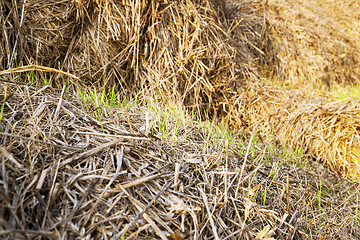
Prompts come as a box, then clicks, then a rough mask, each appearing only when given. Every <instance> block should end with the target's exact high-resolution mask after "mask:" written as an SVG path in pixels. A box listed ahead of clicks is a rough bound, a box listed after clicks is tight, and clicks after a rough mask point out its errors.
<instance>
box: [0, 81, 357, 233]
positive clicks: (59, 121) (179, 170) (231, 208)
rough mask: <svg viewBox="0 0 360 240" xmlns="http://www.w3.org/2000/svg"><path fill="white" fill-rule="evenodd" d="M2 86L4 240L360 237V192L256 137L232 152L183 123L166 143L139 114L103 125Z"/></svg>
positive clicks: (113, 114) (67, 103) (27, 91)
mask: <svg viewBox="0 0 360 240" xmlns="http://www.w3.org/2000/svg"><path fill="white" fill-rule="evenodd" d="M1 88H2V89H6V93H7V94H11V97H7V98H6V100H5V107H4V111H3V115H2V121H1V124H0V126H1V129H2V132H1V134H0V139H1V149H0V150H1V176H2V177H1V183H2V184H1V192H0V193H1V195H0V197H1V200H0V201H1V207H0V211H1V222H0V236H1V238H2V239H120V238H121V237H122V236H124V237H125V239H177V240H178V239H194V238H195V239H278V238H284V239H311V238H319V237H322V238H327V239H333V238H335V239H356V238H358V237H359V232H360V231H359V230H360V229H359V225H358V224H357V225H356V222H357V221H358V215H357V211H358V210H357V209H358V206H359V196H358V195H359V192H358V188H359V184H358V183H356V182H354V183H351V182H349V181H348V180H346V179H339V178H338V175H336V174H334V173H333V172H332V171H330V170H329V169H328V168H326V167H323V166H321V165H319V164H317V163H314V162H313V161H309V160H306V159H307V158H305V157H302V158H299V157H298V156H296V155H292V158H293V160H292V161H293V162H299V160H300V159H301V160H302V161H306V162H307V164H306V165H305V166H302V165H301V164H300V163H296V164H294V163H292V162H290V158H289V157H287V158H282V157H281V156H280V155H281V154H282V152H281V151H279V150H276V148H275V147H273V148H271V147H270V146H269V144H268V143H267V144H265V143H262V142H261V141H259V139H258V137H256V135H257V131H258V129H257V128H254V129H253V132H252V133H251V136H252V137H251V138H250V139H249V140H248V141H247V142H244V141H243V140H241V141H240V140H234V141H231V142H229V141H225V140H221V139H220V140H219V139H218V140H216V139H214V138H213V137H209V136H207V135H205V132H206V129H205V128H204V127H201V126H198V124H199V123H198V122H196V121H193V122H192V121H191V120H188V124H189V127H188V128H185V126H184V125H183V124H181V125H180V127H179V131H178V134H177V135H176V136H172V137H171V138H167V137H165V135H163V134H162V133H161V132H160V129H159V128H158V125H157V121H158V120H157V119H156V116H155V115H154V114H145V113H144V111H143V110H144V108H143V107H141V106H136V105H133V108H132V109H131V110H130V109H129V110H127V109H126V108H122V109H115V110H114V109H111V108H109V107H105V106H104V108H103V114H102V118H101V119H99V118H98V117H97V116H98V115H96V114H95V112H93V111H91V110H89V111H88V110H87V109H86V108H85V107H84V104H83V102H82V99H81V98H80V97H79V96H76V95H73V94H72V93H70V92H63V90H62V89H52V88H42V89H43V90H42V91H40V92H39V91H38V90H36V89H35V87H34V89H32V88H29V87H27V86H24V85H17V84H8V83H1ZM35 93H37V94H35ZM92 108H93V107H92V106H91V103H89V109H92ZM146 122H148V127H149V128H150V129H148V130H146V125H147V123H146ZM170 123H171V119H169V124H170ZM130 125H131V126H132V128H131V129H132V130H131V129H130ZM191 125H193V127H191ZM196 126H197V127H196ZM173 127H175V126H173ZM146 131H149V132H151V133H152V135H146ZM207 131H209V129H207ZM185 134H186V137H184V135H185ZM155 137H156V138H155ZM204 146H206V147H204ZM235 146H237V149H238V150H234V148H235ZM319 193H320V195H319Z"/></svg>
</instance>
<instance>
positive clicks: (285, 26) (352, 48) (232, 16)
mask: <svg viewBox="0 0 360 240" xmlns="http://www.w3.org/2000/svg"><path fill="white" fill-rule="evenodd" d="M226 2H227V6H225V5H221V4H218V3H217V1H211V2H209V1H207V0H198V1H169V2H166V1H153V0H148V1H122V2H120V1H72V0H65V1H60V2H59V1H47V2H44V1H38V0H30V1H26V3H25V4H22V3H18V2H17V1H12V2H10V1H2V2H0V14H1V15H0V23H1V36H2V38H1V39H0V41H1V42H0V66H1V67H0V70H4V71H2V72H1V73H0V75H1V76H2V77H1V81H2V82H1V84H2V85H1V95H0V100H1V101H2V103H3V108H4V110H3V111H4V114H3V115H2V120H1V122H0V124H1V128H2V129H3V130H4V131H2V132H1V141H2V143H3V146H1V148H0V151H1V159H2V165H1V171H2V181H3V182H4V185H3V186H2V188H1V192H0V197H1V201H3V203H4V204H3V205H1V211H2V212H3V213H4V214H3V216H5V217H4V218H3V219H1V223H0V224H1V230H0V235H1V236H8V238H20V237H23V238H25V239H26V238H30V237H32V236H34V235H35V236H43V237H44V238H59V237H64V238H86V237H89V238H100V239H101V238H104V239H108V238H111V237H114V236H117V237H120V235H121V234H122V233H126V237H128V238H136V239H148V238H163V239H165V238H166V237H171V236H172V238H174V239H176V238H180V237H179V234H180V235H181V236H182V237H184V238H194V237H195V238H196V237H197V236H198V237H199V238H200V239H201V238H202V239H208V238H216V239H218V238H220V239H226V238H234V239H238V238H250V239H251V238H256V237H257V238H258V239H262V238H266V237H272V236H274V237H279V236H286V237H287V238H290V239H291V238H306V237H324V236H332V235H336V236H338V237H339V238H354V239H356V238H358V237H359V236H358V232H359V231H358V226H354V224H353V219H357V215H355V216H354V212H355V210H356V209H357V207H356V206H357V205H356V201H355V197H354V196H357V195H356V194H357V192H356V188H357V187H358V185H356V184H354V185H352V186H350V187H349V188H344V189H338V188H337V189H335V190H334V186H333V185H334V182H339V181H342V180H341V179H340V178H336V177H335V176H334V175H333V174H331V173H328V172H327V171H326V170H324V169H322V168H321V166H318V165H315V167H314V168H316V169H318V171H319V172H318V173H314V172H311V171H310V170H303V169H302V168H298V167H296V168H295V169H291V167H285V166H284V167H283V169H280V170H281V171H280V170H279V169H277V162H276V159H271V161H272V162H273V165H272V168H269V167H264V162H263V158H264V155H266V154H270V152H268V151H269V150H268V146H267V145H266V144H267V143H268V142H272V141H275V142H276V143H278V145H277V146H281V145H282V144H283V146H284V145H285V146H286V147H288V146H290V147H292V148H293V150H299V149H301V152H302V153H303V154H309V155H310V156H311V157H313V158H315V159H317V160H318V161H320V162H324V163H327V165H328V166H330V167H331V168H332V169H333V171H334V172H336V173H339V174H348V175H352V176H355V178H356V177H357V176H360V175H357V174H359V150H358V147H357V146H359V116H360V115H359V107H358V106H359V103H358V102H356V101H350V102H348V103H346V104H345V103H341V102H339V103H329V102H328V99H326V98H324V99H320V100H319V101H318V100H317V99H315V98H313V97H309V94H308V93H307V91H304V90H303V89H300V90H288V89H285V88H282V87H276V86H275V85H276V84H279V82H278V80H279V79H280V80H282V83H281V85H290V86H293V87H294V86H301V87H304V86H308V85H312V86H314V85H317V84H319V83H320V82H321V81H322V79H324V78H325V79H326V80H325V82H326V83H328V82H329V83H328V86H331V85H332V83H333V81H334V82H340V83H343V82H351V83H352V82H356V81H357V75H358V70H359V69H358V68H357V67H356V63H357V62H358V49H359V46H357V45H356V44H357V43H358V35H357V33H358V32H356V31H355V30H356V28H354V25H347V24H348V23H349V22H352V20H353V19H354V18H355V17H356V16H354V15H349V19H346V21H345V20H344V21H343V22H342V21H339V23H338V24H339V25H336V24H334V25H331V24H329V23H330V22H331V21H332V18H331V17H330V16H329V15H327V14H325V15H323V14H321V17H324V16H325V17H324V19H322V18H320V20H321V21H320V22H321V24H318V22H319V21H317V20H316V16H317V14H311V11H312V10H311V9H312V7H313V6H322V5H321V4H324V6H330V5H331V4H332V3H330V2H327V1H325V2H324V1H322V2H323V3H311V4H315V5H311V4H310V3H308V2H304V1H303V3H297V2H293V1H292V2H290V3H282V2H281V3H280V2H275V1H267V4H264V5H263V4H262V2H261V1H241V2H240V3H237V2H229V1H226ZM223 3H224V2H223ZM295 3H297V4H299V5H304V6H305V7H303V8H300V9H301V11H303V12H302V13H301V14H300V15H299V16H300V17H299V20H297V19H295V18H296V16H297V15H296V14H294V12H293V11H290V10H291V7H290V5H288V4H293V5H294V6H297V5H295ZM350 3H351V2H350V1H348V2H345V3H344V5H341V6H345V5H346V4H350ZM316 4H319V5H316ZM354 4H356V3H354ZM354 6H355V7H356V6H357V5H354ZM278 8H280V10H286V11H278ZM309 9H310V10H311V11H310V10H309ZM315 9H316V11H319V12H321V11H320V8H318V7H316V8H315ZM331 9H333V8H331ZM23 10H24V11H23ZM262 14H263V15H262ZM281 14H285V17H283V18H282V17H281V16H282V15H281ZM264 16H265V17H266V18H265V17H264ZM305 16H311V17H312V18H311V21H310V22H309V21H308V20H306V18H305ZM319 16H320V15H319ZM287 19H288V20H287ZM297 21H300V22H297ZM297 24H298V25H297ZM309 24H310V25H309ZM317 24H318V25H317ZM308 25H309V26H312V27H313V28H314V29H316V30H313V31H308V30H309V29H306V31H305V30H304V31H301V30H303V29H304V28H305V26H308ZM293 26H298V27H297V28H293ZM329 26H331V27H333V28H334V29H331V31H330V30H329V29H328V28H327V27H329ZM315 27H319V28H315ZM342 27H345V28H346V29H348V30H349V31H348V32H347V34H342V35H341V36H338V35H336V38H333V37H330V33H331V34H332V35H334V34H335V33H338V32H340V31H338V30H337V29H339V28H342ZM355 27H356V25H355ZM354 29H355V30H354ZM317 31H318V32H319V33H321V34H320V35H319V36H320V37H318V36H316V37H314V36H315V35H316V34H317ZM312 34H313V35H312ZM304 36H306V37H304ZM322 36H326V37H324V38H322ZM314 38H315V39H317V40H316V41H317V42H319V41H320V43H321V44H314V43H313V41H315V40H313V39H314ZM316 41H315V42H316ZM318 46H320V48H321V49H320V48H319V47H318ZM334 46H335V47H334ZM307 54H310V55H307ZM349 63H351V64H353V66H354V67H352V68H351V67H349V66H350V64H349ZM43 65H44V66H48V67H42V66H43ZM18 66H19V67H18ZM274 66H275V67H276V71H271V70H272V69H273V68H274ZM268 70H270V71H268ZM21 71H23V72H21ZM24 71H26V72H24ZM28 71H30V72H28ZM34 71H35V72H34ZM269 72H270V73H271V74H275V75H271V74H269ZM10 73H11V74H10ZM9 74H10V75H9ZM74 76H77V77H79V78H80V79H82V80H83V81H84V82H85V84H86V86H89V85H94V86H96V87H102V88H104V89H106V90H109V89H111V88H112V87H113V86H114V85H116V92H117V94H118V96H121V97H123V96H135V95H136V96H137V97H139V98H140V99H142V100H143V99H148V98H151V97H155V98H158V99H160V100H162V102H171V103H175V104H176V105H177V106H179V105H183V106H186V108H187V109H188V110H190V111H192V110H194V112H197V114H198V115H202V114H203V113H204V111H206V114H207V115H208V116H210V117H213V118H214V119H215V120H216V119H222V120H224V121H225V122H227V123H229V124H230V125H231V126H232V127H234V128H237V129H239V131H240V132H241V133H243V132H244V131H245V130H250V131H251V130H252V129H255V130H256V131H254V132H253V134H252V135H249V137H250V139H251V140H254V138H255V132H256V133H257V134H258V136H259V138H261V140H262V143H257V144H255V146H253V147H254V150H253V152H254V153H253V156H252V157H253V158H254V159H255V160H254V161H253V162H251V161H250V159H251V157H250V155H249V154H250V152H249V151H250V150H249V149H250V147H251V146H252V144H254V143H252V142H251V141H250V144H248V146H243V148H244V149H243V150H244V151H245V152H247V153H246V154H245V155H244V154H243V155H241V154H240V156H239V155H238V153H234V154H233V155H232V154H231V153H230V154H229V151H231V149H233V148H234V146H227V147H226V149H225V150H224V148H222V147H219V146H212V144H214V143H213V142H211V143H209V142H208V141H209V139H210V137H208V136H205V134H204V133H203V132H201V131H200V130H197V128H195V127H194V128H191V131H189V130H186V129H185V127H184V126H185V125H186V124H183V126H182V127H183V128H184V129H183V131H185V132H187V135H186V137H183V138H181V137H180V136H176V137H174V138H175V140H174V142H172V141H171V140H170V139H168V138H165V137H164V136H162V135H161V134H160V133H159V132H160V129H156V128H154V129H153V131H154V132H155V136H152V135H150V136H148V135H146V134H145V135H144V134H142V133H141V132H142V131H143V130H144V129H145V130H149V129H148V127H147V124H146V122H147V121H149V120H151V121H154V122H155V121H159V119H154V118H156V117H154V118H151V119H148V118H146V117H145V116H143V115H142V113H141V110H139V109H137V110H133V111H130V113H129V114H128V113H127V112H126V110H119V112H112V111H109V112H107V111H108V110H104V109H99V108H98V107H95V106H92V104H91V102H87V103H86V106H87V111H88V112H86V111H83V110H82V109H83V107H84V106H83V105H84V103H81V101H80V100H79V99H78V98H77V97H76V96H74V95H71V92H73V91H72V90H74V89H75V90H77V87H76V86H77V85H78V84H80V83H82V82H80V80H76V78H74ZM260 76H262V77H270V78H271V79H270V80H271V81H272V82H271V84H272V85H270V86H269V84H268V81H266V80H263V79H261V78H260ZM67 77H73V79H72V80H70V79H69V78H67ZM287 79H288V80H289V81H288V82H287ZM19 80H21V81H23V82H22V83H20V82H19ZM260 80H263V81H260ZM39 81H45V82H46V84H49V83H51V84H52V86H53V87H50V86H44V87H37V86H39ZM24 82H26V83H24ZM64 83H65V84H66V86H67V87H68V90H69V91H70V92H69V93H65V92H64V90H65V88H63V85H64ZM308 83H310V84H308ZM56 87H59V88H60V89H64V90H63V91H62V93H60V91H59V90H58V89H56ZM344 104H345V105H344ZM89 106H90V107H89ZM91 106H92V108H91ZM91 111H93V113H91ZM100 112H102V113H101V114H100ZM99 117H100V118H101V119H100V120H99V119H98V118H99ZM184 121H185V120H184ZM186 121H189V122H191V121H192V120H188V119H187V120H186ZM192 124H193V125H194V126H195V124H194V123H192ZM175 125H176V124H175ZM102 128H103V129H102ZM139 129H141V130H142V131H139ZM180 132H182V131H180ZM204 132H205V130H204ZM206 140H208V141H206ZM225 145H226V144H225V143H223V146H225ZM204 146H207V147H204ZM170 153H171V154H170ZM185 166H187V167H186V168H185ZM279 171H280V173H279ZM282 171H284V173H283V174H282ZM274 172H276V173H277V174H276V176H275V177H272V175H273V174H274ZM321 172H322V173H321ZM24 173H25V174H24ZM317 174H320V176H318V175H317ZM321 174H326V176H322V175H321ZM303 176H305V177H304V178H302V177H303ZM308 176H310V180H309V178H308ZM328 176H331V178H330V179H328V178H327V177H328ZM315 179H317V180H315ZM334 179H336V180H334ZM172 181H174V183H175V186H174V185H172ZM176 182H177V184H178V185H176ZM298 184H299V185H298ZM303 184H305V185H303ZM292 187H293V188H292ZM321 189H322V191H326V190H327V191H330V192H331V193H329V192H327V194H328V195H326V199H325V200H324V199H323V198H322V196H320V197H318V199H317V201H318V202H317V203H316V204H318V205H317V206H318V207H317V206H315V205H312V204H311V205H309V204H308V202H311V203H314V201H315V200H314V199H316V198H317V196H316V193H319V191H320V194H321ZM354 189H355V190H354ZM257 190H259V192H260V193H264V192H265V193H266V194H265V195H266V196H267V197H265V200H264V199H263V197H262V196H260V195H258V194H257ZM348 190H351V191H350V193H351V195H350V196H348V195H347V193H348ZM312 191H313V192H315V193H313V192H312ZM352 191H354V192H355V193H352ZM299 192H300V195H299ZM279 193H281V194H280V197H279ZM285 193H286V198H285ZM331 194H332V195H331ZM342 198H344V199H348V200H349V202H350V203H351V204H348V205H346V206H345V203H344V202H342V201H341V199H342ZM329 199H333V200H331V201H333V202H332V204H328V203H329V202H330V200H329ZM153 202H154V204H152V203H153ZM347 206H349V207H347ZM304 209H305V211H304ZM338 209H342V211H341V212H340V213H339V212H338ZM335 212H336V214H335ZM325 214H326V216H327V217H329V218H327V217H323V215H325ZM289 218H290V219H289ZM296 219H298V221H299V223H301V224H300V225H301V226H300V225H298V224H297V222H296ZM342 221H343V222H342ZM318 222H319V224H320V223H324V224H325V225H322V226H321V227H319V226H318V225H317V224H318ZM334 222H335V225H336V223H337V224H338V225H341V226H342V228H340V229H339V228H336V227H334ZM126 226H128V227H126ZM326 234H329V235H326Z"/></svg>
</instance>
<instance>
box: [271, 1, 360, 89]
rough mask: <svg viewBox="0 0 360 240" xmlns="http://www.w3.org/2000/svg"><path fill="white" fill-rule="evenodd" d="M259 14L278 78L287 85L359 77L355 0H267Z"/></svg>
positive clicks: (359, 36) (359, 29)
mask: <svg viewBox="0 0 360 240" xmlns="http://www.w3.org/2000/svg"><path fill="white" fill-rule="evenodd" d="M264 9H265V11H264V14H265V16H266V18H267V21H268V22H269V24H270V26H271V33H270V34H268V36H269V37H270V39H271V42H272V45H271V48H269V49H268V51H267V54H269V55H270V56H271V58H272V60H274V61H273V64H274V65H275V71H276V73H277V77H278V78H280V80H281V81H282V82H283V83H284V84H287V85H290V86H297V87H299V86H300V87H302V86H304V85H305V86H307V87H310V88H312V87H319V86H321V85H323V84H326V85H327V87H328V88H329V89H330V88H331V87H332V86H333V84H334V83H338V84H354V83H358V82H359V80H360V79H359V76H360V34H359V32H360V27H359V15H358V12H359V11H360V4H359V1H356V0H346V1H331V0H326V1H307V0H306V1H297V0H290V1H277V0H270V1H266V4H265V6H264Z"/></svg>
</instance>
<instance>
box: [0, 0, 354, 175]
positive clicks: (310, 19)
mask: <svg viewBox="0 0 360 240" xmlns="http://www.w3.org/2000/svg"><path fill="white" fill-rule="evenodd" d="M215 2H216V1H215ZM14 4H16V3H14ZM346 4H347V5H346ZM349 4H350V5H351V4H352V6H353V7H355V8H357V4H356V2H355V3H353V2H351V1H347V2H345V3H343V4H341V5H340V6H341V8H346V6H348V5H349ZM0 5H1V8H2V9H3V10H4V13H5V15H3V17H2V18H1V21H4V22H2V23H3V25H4V26H7V28H4V30H3V34H4V38H2V39H3V41H2V42H1V44H0V45H1V53H2V56H3V57H2V58H1V59H0V60H1V66H2V68H3V69H8V68H9V67H11V66H14V65H15V63H16V62H17V63H18V64H20V65H26V64H30V65H33V64H40V65H46V66H50V67H52V68H60V69H61V70H64V71H67V72H71V73H74V74H75V75H77V76H79V77H80V78H81V79H83V80H86V81H87V82H88V83H89V82H90V83H92V84H95V85H97V86H103V87H105V88H108V89H109V88H111V87H112V86H113V85H114V84H117V91H118V92H119V93H121V94H123V95H136V94H138V93H139V92H140V93H141V94H139V96H141V97H143V98H146V97H148V96H154V95H155V96H157V97H160V99H161V100H163V101H169V99H171V101H172V102H174V101H175V102H179V103H180V104H183V105H185V106H187V107H188V108H189V109H193V110H196V111H197V112H198V113H199V114H203V112H204V111H206V112H207V114H209V115H210V116H216V117H218V118H224V119H225V120H226V121H228V122H229V123H230V124H231V125H232V126H235V127H237V128H240V129H241V130H242V131H243V130H244V129H248V128H250V129H251V128H252V126H254V125H255V124H257V125H258V126H261V128H262V130H261V132H260V133H261V134H263V135H267V136H274V137H273V139H275V140H277V141H278V142H283V143H285V144H288V145H290V146H293V147H294V148H302V149H304V150H306V151H308V152H309V153H311V154H312V155H313V156H314V157H315V158H316V159H319V160H320V161H323V162H326V163H328V164H329V166H331V167H332V168H333V169H334V170H335V171H336V172H341V173H350V174H352V175H353V174H356V172H357V171H358V170H356V169H357V157H356V156H358V149H357V147H356V145H354V144H355V143H356V141H357V139H358V135H359V134H358V128H357V127H350V125H346V126H345V127H344V124H340V125H339V124H334V123H333V121H337V120H336V119H338V118H339V117H338V115H337V114H338V112H339V111H337V110H334V111H330V112H329V111H325V110H324V112H325V113H324V114H325V115H321V114H320V112H319V109H327V106H328V103H322V102H320V103H313V100H311V101H310V102H311V105H309V104H310V103H309V97H308V96H307V95H306V94H304V93H301V94H299V95H297V96H298V98H299V99H296V100H294V99H293V98H288V97H287V95H288V94H293V91H288V90H284V89H281V88H276V87H274V86H272V87H264V86H262V84H261V83H259V80H258V76H259V74H258V71H257V68H256V67H259V68H260V69H263V67H261V66H260V64H264V66H265V68H266V67H269V68H270V69H271V67H272V65H271V64H274V65H275V66H277V71H276V73H277V77H278V78H280V79H283V83H285V84H286V82H289V81H290V82H291V85H308V83H311V84H310V85H316V84H319V82H321V81H322V79H326V82H327V83H328V85H329V86H330V85H331V84H332V82H334V81H335V80H336V81H337V82H354V81H357V77H356V76H358V70H359V67H358V66H357V65H359V64H356V63H357V62H358V57H359V54H358V51H359V49H360V47H359V46H358V45H357V44H358V43H359V42H360V41H357V39H358V38H357V37H358V31H357V30H358V28H357V27H358V26H357V25H356V21H355V23H354V24H353V25H351V24H349V23H350V22H352V20H354V19H355V18H356V16H355V15H354V14H350V15H348V16H347V17H346V18H344V19H342V20H341V21H336V24H335V23H334V24H330V23H332V22H334V21H333V18H332V16H331V15H329V14H325V13H324V12H323V11H322V10H321V7H327V8H329V9H334V7H333V4H332V3H331V2H327V1H325V2H324V1H322V2H321V3H320V2H306V1H305V2H304V1H303V2H301V3H300V2H297V1H292V2H287V3H283V2H277V1H268V2H267V3H266V4H264V5H263V4H262V2H261V1H242V2H241V3H236V2H228V9H225V10H224V11H218V8H217V7H216V5H213V4H212V3H211V2H209V1H207V0H202V1H173V2H165V1H164V2H162V1H150V0H148V1H122V2H120V1H71V0H68V1H60V2H59V1H48V2H46V4H44V2H43V1H37V0H30V1H27V2H26V4H25V5H24V9H25V11H24V14H23V13H22V11H21V10H22V5H19V6H13V7H14V8H15V9H18V14H14V12H12V11H10V9H9V7H8V5H4V4H0ZM295 6H300V7H299V9H300V10H298V11H299V12H298V14H295V9H297V8H295ZM223 7H224V6H220V8H223ZM334 11H335V13H336V11H337V10H334ZM261 13H262V14H264V15H265V17H266V18H267V19H266V20H265V18H264V16H261ZM6 14H8V15H6ZM338 15H339V13H338V14H337V15H336V16H338ZM18 18H23V21H21V20H20V21H19V19H18ZM5 20H6V21H5ZM19 23H20V24H21V27H19V26H20V25H19ZM10 26H12V27H10ZM345 27H346V29H347V31H346V34H338V35H336V33H339V32H341V31H340V29H342V28H345ZM330 28H331V29H330ZM269 29H271V30H269ZM330 30H331V31H330ZM18 31H19V36H20V37H17V33H18ZM8 39H13V40H17V45H16V46H15V45H11V44H10V41H8ZM13 53H14V57H13V58H12V55H13ZM11 59H13V62H10V60H11ZM15 59H16V61H15ZM42 76H44V75H42ZM46 76H48V75H45V77H46ZM331 76H332V77H331ZM332 78H334V79H332ZM56 84H58V85H61V84H63V81H62V79H61V78H60V74H58V76H57V79H55V85H56ZM295 106H298V107H295ZM308 106H310V107H311V108H312V109H313V110H314V113H317V114H320V115H314V116H312V115H306V113H307V112H308V111H310V110H308V109H307V107H308ZM332 106H333V107H334V108H335V109H338V110H340V109H341V105H336V104H335V105H334V104H332ZM303 111H304V112H303ZM347 111H350V113H352V114H354V113H355V114H356V113H357V112H356V111H357V110H356V107H352V108H351V109H349V110H347ZM292 115H295V116H298V117H296V118H293V119H290V118H289V116H292ZM324 116H327V117H326V118H325V117H324ZM346 116H347V115H346ZM311 117H316V118H315V119H316V121H315V120H314V119H311ZM340 118H342V119H344V120H342V121H346V120H345V118H344V116H342V115H341V117H340ZM353 119H354V122H355V124H357V122H358V115H354V117H353ZM309 124H310V125H311V126H309ZM329 124H332V125H329ZM322 125H324V126H322ZM325 126H326V127H325ZM334 127H336V129H334ZM304 129H307V130H309V129H312V131H303V130H304ZM323 129H325V130H323ZM329 129H331V130H329ZM345 130H346V131H345ZM287 131H290V132H287ZM324 131H327V132H324ZM314 134H315V135H314ZM293 136H298V138H295V139H297V140H296V141H295V140H294V137H293ZM314 136H315V137H314ZM317 137H318V138H319V139H320V140H319V139H318V138H317ZM324 149H326V151H325V150H324Z"/></svg>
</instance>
